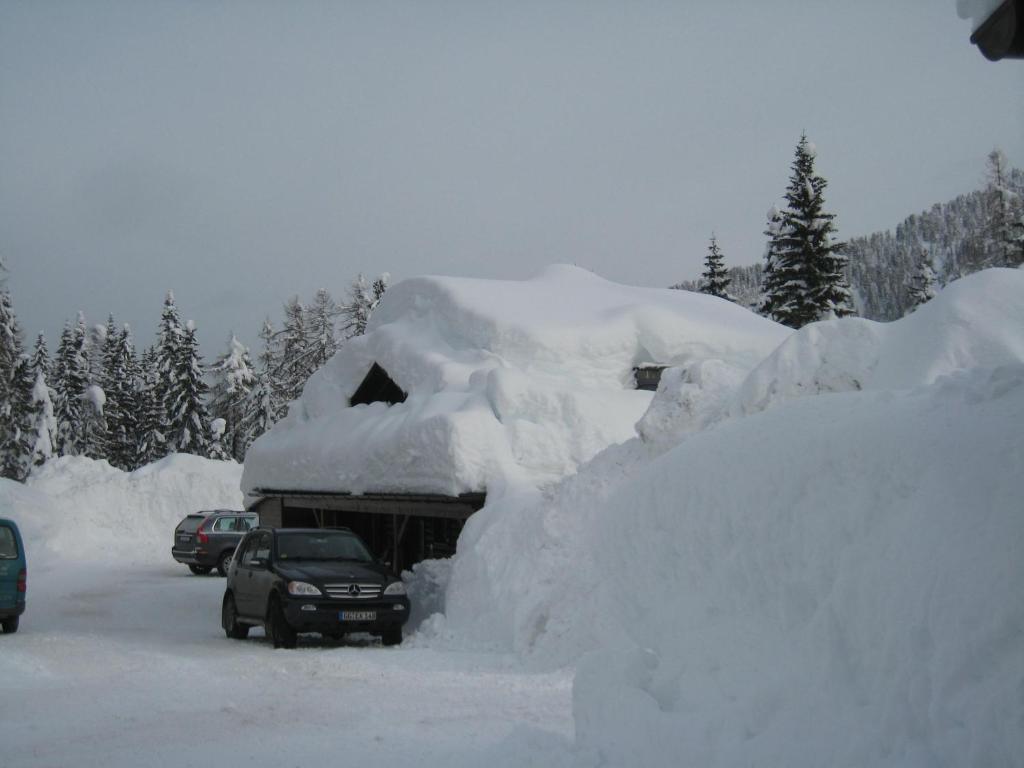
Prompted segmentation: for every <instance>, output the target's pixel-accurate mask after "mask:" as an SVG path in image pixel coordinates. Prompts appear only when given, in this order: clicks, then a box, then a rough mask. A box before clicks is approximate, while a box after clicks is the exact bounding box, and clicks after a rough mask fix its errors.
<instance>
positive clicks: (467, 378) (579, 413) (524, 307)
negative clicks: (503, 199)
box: [243, 266, 790, 494]
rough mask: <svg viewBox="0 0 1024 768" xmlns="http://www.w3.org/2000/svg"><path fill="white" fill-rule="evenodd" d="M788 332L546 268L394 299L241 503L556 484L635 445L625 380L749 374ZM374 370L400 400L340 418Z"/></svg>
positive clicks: (709, 302)
mask: <svg viewBox="0 0 1024 768" xmlns="http://www.w3.org/2000/svg"><path fill="white" fill-rule="evenodd" d="M789 333H790V331H789V329H786V328H783V327H782V326H779V325H777V324H775V323H772V322H770V321H767V320H765V319H764V318H761V317H758V316H756V315H754V314H752V313H751V312H748V311H746V310H744V309H742V308H740V307H737V306H735V305H734V304H732V303H730V302H727V301H723V300H721V299H716V298H713V297H710V296H704V295H695V294H688V293H684V292H681V291H672V290H668V289H651V288H634V287H630V286H624V285H617V284H615V283H611V282H608V281H606V280H603V279H601V278H599V277H597V276H596V275H593V274H591V273H589V272H587V271H585V270H582V269H579V268H576V267H568V266H554V267H550V268H548V269H547V270H546V271H544V272H543V273H542V274H540V275H539V276H537V277H536V278H534V279H532V280H525V281H511V280H473V279H466V278H447V277H423V278H414V279H411V280H406V281H404V282H402V283H399V284H398V285H395V286H394V287H392V288H391V289H390V290H389V291H388V292H387V294H386V295H385V297H384V299H383V301H382V303H381V305H380V307H379V308H378V309H377V311H376V312H375V313H374V315H373V318H372V321H371V324H370V327H369V329H368V331H367V333H366V334H365V335H364V336H361V337H359V338H357V339H353V340H351V341H350V342H348V343H347V344H346V345H345V346H344V347H343V348H342V349H341V350H340V351H339V352H338V354H337V355H335V356H334V358H332V359H331V360H330V361H329V362H328V363H327V365H325V366H324V368H322V369H321V370H320V371H318V372H317V373H316V374H314V376H313V377H312V378H311V379H310V380H309V382H308V383H307V385H306V387H305V390H304V392H303V395H302V397H301V398H300V399H299V400H297V401H296V402H295V403H293V405H292V407H291V408H290V409H289V414H288V417H287V418H286V419H284V420H283V421H281V422H279V423H278V424H276V425H275V426H274V428H273V429H272V430H271V431H270V432H269V433H268V434H267V435H265V436H263V437H261V438H260V439H259V440H258V441H257V442H256V443H255V444H254V445H253V446H252V448H251V449H250V451H249V453H248V455H247V457H246V466H245V474H244V476H243V488H244V489H245V490H246V491H247V492H249V491H252V490H253V489H255V488H258V487H262V488H291V489H299V490H321V491H323V490H328V491H329V490H344V491H353V492H359V491H370V490H377V491H419V492H434V493H446V494H457V493H461V492H465V491H479V490H483V489H485V488H486V489H488V490H490V491H500V490H501V489H503V488H506V487H517V488H518V487H535V486H540V485H544V484H546V483H550V482H553V481H555V480H558V479H559V478H561V477H563V476H565V475H566V474H569V473H571V472H572V471H575V469H576V467H577V466H578V465H579V464H580V463H582V462H584V461H587V460H588V459H590V458H591V457H593V456H594V455H595V454H596V453H597V452H599V451H600V450H602V449H603V448H605V447H607V446H608V445H611V444H613V443H617V442H621V441H623V440H626V439H628V438H630V437H631V436H633V434H635V431H634V424H635V423H636V421H637V419H639V418H640V417H641V416H642V415H643V413H644V411H645V410H646V409H647V407H648V405H649V403H650V400H651V394H650V393H649V392H642V391H636V390H634V389H632V375H633V367H634V366H636V365H640V364H644V363H662V364H683V363H695V362H697V361H700V360H705V359H709V358H715V359H721V360H723V361H725V362H727V363H728V364H730V365H733V366H736V367H738V368H740V369H742V370H743V371H747V370H749V369H750V368H751V367H753V366H754V365H755V364H756V363H757V362H759V361H760V360H761V359H763V358H764V356H765V355H767V354H768V353H769V352H770V351H771V350H772V349H774V348H775V347H776V346H777V345H778V344H779V342H780V341H782V339H784V338H785V337H786V336H787V335H788V334H789ZM374 363H378V364H379V365H381V366H382V367H383V368H384V369H385V370H386V371H387V373H388V374H389V375H390V376H391V377H392V379H393V380H394V382H395V383H396V384H397V385H398V386H399V387H400V388H401V389H402V390H403V391H405V392H406V393H407V394H408V398H407V399H406V400H405V401H404V402H402V403H398V404H394V405H391V406H388V405H386V404H384V403H371V404H369V405H357V406H355V407H349V398H350V397H351V396H352V395H353V394H354V393H355V391H356V389H357V388H358V386H359V384H360V382H361V381H362V380H363V378H364V376H365V375H366V374H367V372H368V371H369V370H370V368H371V366H372V365H373V364H374Z"/></svg>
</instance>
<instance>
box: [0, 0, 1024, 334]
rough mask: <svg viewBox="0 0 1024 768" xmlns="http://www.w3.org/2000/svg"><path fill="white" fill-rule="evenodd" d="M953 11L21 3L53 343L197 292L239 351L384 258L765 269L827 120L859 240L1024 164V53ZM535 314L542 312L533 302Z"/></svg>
mask: <svg viewBox="0 0 1024 768" xmlns="http://www.w3.org/2000/svg"><path fill="white" fill-rule="evenodd" d="M970 26H971V25H970V22H967V21H963V20H961V19H960V18H958V16H957V11H956V5H955V2H954V1H953V0H900V1H899V2H893V0H877V1H874V2H871V1H868V0H860V1H859V2H850V0H813V2H812V1H811V0H791V1H788V2H787V1H785V0H747V1H746V2H742V1H734V2H718V1H715V0H707V1H706V2H698V1H697V0H693V1H684V0H678V1H677V2H672V3H655V2H617V3H603V2H550V3H527V2H511V1H507V2H500V3H498V2H494V3H492V2H484V1H483V0H466V2H428V1H427V0H415V1H414V2H341V1H340V0H339V1H337V2H277V3H258V2H244V3H243V2H225V3H215V2H177V3H171V2H152V3H150V2H141V1H140V0H133V1H132V2H95V1H93V2H84V0H76V1H75V2H67V3H58V2H47V1H45V0H38V1H35V2H27V1H26V2H12V1H10V0H0V254H2V255H3V257H4V259H5V261H6V262H7V265H8V268H9V270H10V274H9V280H8V282H9V287H10V289H11V291H12V293H13V298H14V302H15V310H16V312H17V313H18V316H19V318H20V319H21V322H22V325H23V327H24V328H25V331H26V336H27V337H28V340H29V341H31V339H32V338H33V337H34V335H35V333H36V332H38V331H39V330H44V331H46V332H47V334H48V335H49V340H50V344H51V351H53V349H55V347H56V342H57V334H58V333H59V329H60V327H61V325H62V323H63V322H64V320H65V319H68V318H73V317H74V315H75V312H76V311H77V310H79V309H82V310H84V311H85V312H86V315H87V318H88V319H89V321H90V322H101V321H103V320H105V318H106V316H107V314H108V313H109V312H113V313H114V315H115V317H116V318H117V320H118V322H129V323H131V324H132V326H133V328H134V329H135V331H136V334H137V336H138V338H139V341H140V342H141V343H144V344H148V343H150V342H151V341H152V336H153V333H154V331H155V328H156V325H157V321H158V317H159V310H160V304H161V301H162V298H163V295H164V293H165V292H166V291H167V289H169V288H172V289H174V291H175V294H176V296H177V299H178V304H179V307H180V308H181V310H182V313H183V315H184V317H186V318H194V319H195V320H196V322H197V324H198V326H199V333H200V337H201V339H202V341H203V343H204V348H205V349H206V350H207V352H208V353H213V352H215V351H219V350H220V349H221V348H222V347H224V346H225V341H226V338H227V335H228V333H229V332H230V331H231V330H234V331H235V332H236V333H237V334H238V335H239V337H240V338H241V339H242V340H243V341H245V342H246V343H248V344H250V345H253V346H255V345H256V343H257V338H256V334H257V332H258V330H259V325H260V322H261V320H262V318H263V317H264V316H266V315H270V316H271V318H272V319H273V320H274V321H275V322H277V321H278V320H279V318H280V315H281V312H280V307H281V303H282V302H283V301H284V300H285V299H287V298H288V296H290V295H292V294H299V295H300V296H302V297H308V296H311V295H312V293H313V291H315V290H316V289H317V288H320V287H324V288H327V289H329V290H330V291H332V293H334V294H335V295H336V296H341V295H343V294H344V293H345V291H346V288H347V286H348V283H349V282H350V280H351V279H352V277H354V276H355V274H356V273H358V272H363V273H366V274H368V275H375V274H377V273H379V272H381V271H388V272H390V273H391V274H392V275H393V277H394V278H395V279H401V278H403V277H408V276H411V275H415V274H424V273H432V274H457V275H470V276H478V277H508V278H525V277H528V276H530V275H532V274H534V273H535V272H536V271H537V270H538V269H539V268H540V267H541V266H542V265H545V264H548V263H552V262H567V263H576V264H579V265H580V266H585V267H587V268H589V269H592V270H594V271H595V272H597V273H598V274H600V275H602V276H604V277H606V278H609V279H611V280H616V281H620V282H625V283H631V284H636V285H669V284H671V283H673V282H676V281H678V280H681V279H684V278H692V277H695V276H696V275H697V274H698V273H699V271H700V263H701V261H702V259H703V256H704V253H705V249H706V244H707V239H708V237H709V235H710V234H711V233H712V231H714V232H715V233H717V235H718V237H719V240H720V243H721V245H722V248H723V251H724V253H725V257H726V260H727V262H728V263H729V264H750V263H753V262H755V261H757V260H758V259H759V258H760V257H761V253H762V250H763V240H764V239H763V236H762V234H761V233H762V231H763V229H764V225H765V212H766V211H767V209H768V208H769V206H770V205H772V204H773V203H775V202H777V201H778V200H779V198H780V197H781V195H782V192H783V191H784V188H785V185H786V181H787V177H788V174H789V164H790V161H791V159H792V155H793V149H794V146H795V145H796V142H797V140H798V138H799V136H800V133H801V131H804V130H805V131H806V132H807V134H808V136H809V138H810V139H811V140H812V141H813V142H814V143H815V144H816V145H817V147H818V170H819V172H821V173H822V174H823V175H825V177H826V178H827V179H828V180H829V187H828V189H827V191H826V202H827V205H828V207H829V208H830V209H831V210H832V212H834V213H835V214H837V216H838V225H839V230H840V236H842V237H851V236H854V235H862V234H868V233H870V232H872V231H876V230H880V229H887V228H891V227H893V226H895V225H896V224H897V223H898V222H899V221H900V220H902V219H903V218H904V217H906V216H907V215H909V214H911V213H915V212H918V211H920V210H922V209H924V208H926V207H929V206H930V205H931V204H932V203H934V202H939V201H945V200H947V199H950V198H952V197H954V196H955V195H957V194H960V193H963V192H967V191H970V190H971V189H974V188H976V187H978V186H980V185H981V184H982V182H983V174H984V159H985V155H986V154H987V153H988V152H989V151H990V150H991V149H992V148H993V147H994V146H999V147H1001V148H1002V149H1003V150H1004V151H1005V152H1006V154H1007V156H1008V157H1009V159H1010V161H1011V163H1013V164H1014V165H1017V166H1021V165H1024V62H1002V63H999V64H993V63H990V62H988V61H986V60H985V59H984V58H983V57H982V56H981V54H980V53H978V51H977V50H976V49H975V48H974V47H973V46H971V45H970V44H969V42H968V37H969V35H970V31H971V29H970ZM524 311H528V308H524Z"/></svg>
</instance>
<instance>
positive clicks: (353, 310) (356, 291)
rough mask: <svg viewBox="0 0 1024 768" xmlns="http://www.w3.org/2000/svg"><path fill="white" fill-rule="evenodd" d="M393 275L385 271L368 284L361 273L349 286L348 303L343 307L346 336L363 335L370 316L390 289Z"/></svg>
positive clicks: (343, 323)
mask: <svg viewBox="0 0 1024 768" xmlns="http://www.w3.org/2000/svg"><path fill="white" fill-rule="evenodd" d="M390 281H391V276H390V275H389V274H388V273H387V272H384V273H382V274H381V275H380V277H378V278H377V279H376V280H374V281H373V283H371V284H368V283H367V282H366V278H365V277H363V276H362V274H359V275H357V276H356V279H355V280H353V281H352V285H351V286H350V287H349V292H348V303H347V304H345V306H344V307H342V310H341V315H342V317H343V318H344V319H343V321H342V330H343V332H344V334H345V337H346V338H352V337H353V336H362V335H363V334H364V333H366V326H367V324H368V323H369V322H370V316H371V315H372V314H373V311H374V310H375V309H376V308H377V305H378V304H380V300H381V298H382V297H383V296H384V293H385V291H387V289H388V283H389V282H390Z"/></svg>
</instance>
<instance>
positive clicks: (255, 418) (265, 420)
mask: <svg viewBox="0 0 1024 768" xmlns="http://www.w3.org/2000/svg"><path fill="white" fill-rule="evenodd" d="M274 336H275V333H274V326H273V325H271V323H270V319H269V318H267V319H266V320H264V321H263V328H261V329H260V339H261V340H262V341H263V350H262V351H261V352H260V355H259V359H258V367H257V370H256V379H255V381H254V383H253V386H252V389H251V390H250V391H249V396H248V397H247V398H246V402H245V416H244V418H243V419H242V453H243V455H244V453H245V452H246V451H248V450H249V446H250V445H252V443H253V441H254V440H256V438H258V437H259V436H260V435H262V434H263V433H264V432H266V431H267V430H268V429H270V428H271V427H272V426H273V425H274V422H275V421H277V419H278V414H279V413H280V412H281V411H282V410H283V407H282V405H281V403H280V401H279V400H278V399H277V387H275V386H274V380H273V377H274V371H275V370H276V369H277V359H276V346H275V344H274Z"/></svg>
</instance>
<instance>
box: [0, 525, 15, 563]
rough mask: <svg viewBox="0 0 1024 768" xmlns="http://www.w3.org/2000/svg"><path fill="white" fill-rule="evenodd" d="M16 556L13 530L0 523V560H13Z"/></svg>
mask: <svg viewBox="0 0 1024 768" xmlns="http://www.w3.org/2000/svg"><path fill="white" fill-rule="evenodd" d="M17 557H18V540H17V539H16V538H14V531H12V530H11V529H10V528H8V527H7V526H6V525H0V560H14V559H15V558H17Z"/></svg>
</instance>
